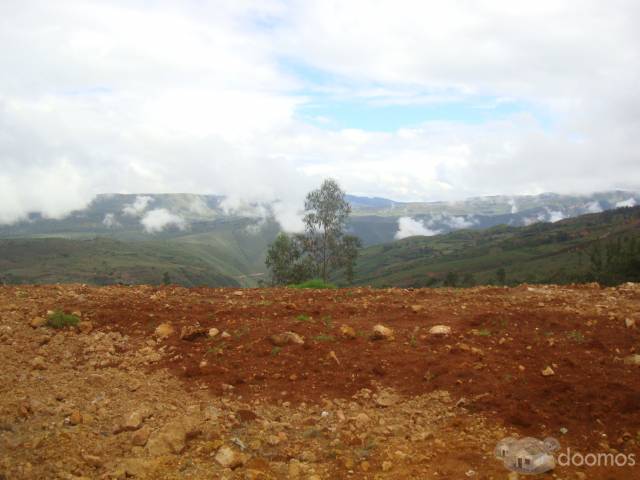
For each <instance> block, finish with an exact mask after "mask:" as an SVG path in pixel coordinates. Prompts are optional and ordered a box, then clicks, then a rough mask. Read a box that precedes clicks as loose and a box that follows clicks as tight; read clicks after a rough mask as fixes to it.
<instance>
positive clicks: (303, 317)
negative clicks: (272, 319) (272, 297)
mask: <svg viewBox="0 0 640 480" xmlns="http://www.w3.org/2000/svg"><path fill="white" fill-rule="evenodd" d="M296 320H297V321H298V322H312V321H313V319H312V318H311V317H310V316H309V315H305V314H304V313H301V314H300V315H298V316H297V317H296Z"/></svg>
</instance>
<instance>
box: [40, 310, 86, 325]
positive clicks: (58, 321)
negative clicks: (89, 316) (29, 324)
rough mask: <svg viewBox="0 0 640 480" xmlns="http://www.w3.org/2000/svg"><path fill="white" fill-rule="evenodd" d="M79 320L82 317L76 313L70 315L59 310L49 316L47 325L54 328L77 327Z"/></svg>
mask: <svg viewBox="0 0 640 480" xmlns="http://www.w3.org/2000/svg"><path fill="white" fill-rule="evenodd" d="M79 322H80V319H79V318H78V317H77V316H76V315H69V314H67V313H64V312H61V311H59V310H56V311H55V312H53V313H51V314H50V315H49V316H48V317H47V325H48V326H50V327H52V328H65V327H75V326H76V325H78V323H79Z"/></svg>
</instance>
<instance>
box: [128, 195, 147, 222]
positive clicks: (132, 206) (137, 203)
mask: <svg viewBox="0 0 640 480" xmlns="http://www.w3.org/2000/svg"><path fill="white" fill-rule="evenodd" d="M152 201H153V198H152V197H149V196H146V195H138V196H136V199H135V200H134V201H133V202H132V203H128V204H126V205H125V206H124V207H123V208H122V213H124V214H125V215H127V216H129V217H139V216H140V215H142V214H143V213H144V211H145V210H146V209H147V207H148V206H149V204H150V203H151V202H152Z"/></svg>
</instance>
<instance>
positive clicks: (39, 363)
mask: <svg viewBox="0 0 640 480" xmlns="http://www.w3.org/2000/svg"><path fill="white" fill-rule="evenodd" d="M31 367H32V368H33V369H34V370H45V369H46V368H47V363H46V361H45V359H44V357H41V356H39V355H38V356H37V357H33V359H32V360H31Z"/></svg>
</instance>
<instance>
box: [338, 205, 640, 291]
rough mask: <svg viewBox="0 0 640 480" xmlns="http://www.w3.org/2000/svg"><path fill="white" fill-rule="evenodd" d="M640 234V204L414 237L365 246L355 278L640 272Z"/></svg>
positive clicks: (568, 278) (499, 278) (432, 280)
mask: <svg viewBox="0 0 640 480" xmlns="http://www.w3.org/2000/svg"><path fill="white" fill-rule="evenodd" d="M639 237H640V207H634V208H620V209H617V210H610V211H606V212H602V213H597V214H588V215H583V216H580V217H577V218H572V219H567V220H562V221H559V222H556V223H537V224H535V225H531V226H529V227H509V226H504V225H503V226H497V227H493V228H490V229H487V230H459V231H456V232H453V233H450V234H446V235H436V236H432V237H410V238H406V239H404V240H399V241H396V242H393V243H386V244H382V245H375V246H371V247H368V248H365V249H363V250H362V251H361V256H360V258H359V260H358V265H357V269H356V275H355V278H356V283H358V284H362V285H373V286H405V287H410V286H413V287H420V286H437V285H456V286H465V285H473V284H488V283H499V284H502V283H506V284H515V283H522V282H527V283H569V282H579V281H590V280H598V281H601V282H604V283H616V282H618V281H624V280H640V238H639ZM338 280H339V279H338Z"/></svg>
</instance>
